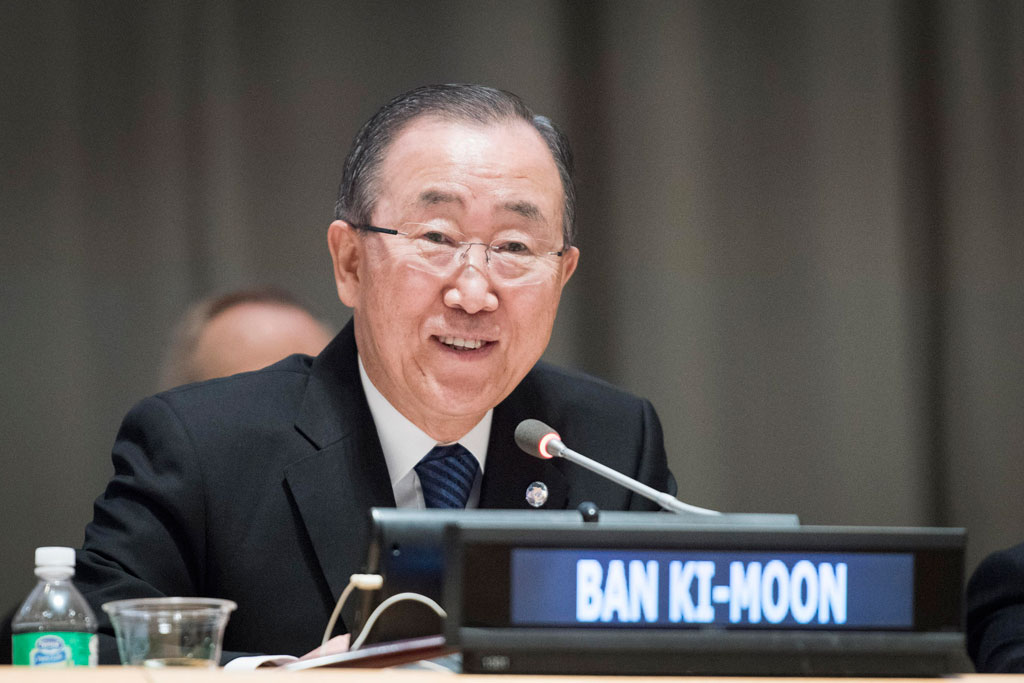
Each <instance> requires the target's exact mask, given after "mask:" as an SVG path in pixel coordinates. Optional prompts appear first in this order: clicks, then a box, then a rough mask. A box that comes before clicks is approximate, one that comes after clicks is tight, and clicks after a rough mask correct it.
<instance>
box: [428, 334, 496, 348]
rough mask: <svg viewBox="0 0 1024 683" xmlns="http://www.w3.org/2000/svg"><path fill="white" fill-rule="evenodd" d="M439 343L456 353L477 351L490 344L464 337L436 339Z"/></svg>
mask: <svg viewBox="0 0 1024 683" xmlns="http://www.w3.org/2000/svg"><path fill="white" fill-rule="evenodd" d="M435 339H437V340H438V341H439V342H441V343H442V344H444V345H445V346H447V347H448V348H450V349H455V350H456V351H475V350H477V349H479V348H482V347H484V346H486V345H487V344H490V343H491V342H487V341H484V340H482V339H464V338H462V337H440V336H439V337H435Z"/></svg>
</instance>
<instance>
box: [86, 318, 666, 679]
mask: <svg viewBox="0 0 1024 683" xmlns="http://www.w3.org/2000/svg"><path fill="white" fill-rule="evenodd" d="M530 417H535V418H537V419H540V420H543V421H545V422H547V423H548V424H551V425H552V426H554V427H555V428H556V429H558V430H559V431H560V433H561V435H562V438H563V439H564V440H565V442H566V443H569V444H572V445H573V447H574V448H575V449H577V450H578V451H580V452H582V453H586V454H588V455H590V456H591V457H595V458H597V459H599V460H601V461H603V462H604V463H605V464H606V465H608V466H610V467H612V468H614V469H616V470H619V471H621V472H625V473H626V474H629V475H631V476H633V477H636V478H637V479H640V480H641V481H643V482H645V483H647V484H649V485H651V486H654V487H655V488H658V489H660V490H667V491H669V492H671V493H673V494H674V493H675V482H674V480H673V479H672V475H671V474H670V473H669V471H668V467H667V465H666V461H665V451H664V446H663V443H662V434H661V426H660V424H659V422H658V418H657V415H656V414H655V412H654V409H653V408H652V407H651V405H650V403H648V402H647V401H645V400H641V399H638V398H636V397H633V396H631V395H629V394H627V393H625V392H623V391H621V390H618V389H616V388H614V387H612V386H611V385H608V384H606V383H604V382H601V381H599V380H596V379H593V378H590V377H587V376H584V375H581V374H578V373H571V372H567V371H564V370H560V369H557V368H554V367H552V366H549V365H546V364H543V363H541V364H538V365H537V367H535V368H534V369H533V370H532V371H531V372H530V373H529V374H528V375H527V377H526V378H525V379H524V380H523V381H522V383H521V384H520V385H519V386H518V387H517V388H516V390H515V391H514V392H513V393H512V394H511V395H510V396H509V397H508V398H507V399H506V400H505V401H503V402H502V403H501V404H500V405H499V406H497V407H496V408H495V411H494V419H493V422H492V427H491V438H490V443H489V446H488V454H487V465H486V472H485V474H484V477H483V481H482V487H481V495H480V507H488V508H527V507H528V506H527V503H526V501H525V492H526V489H527V487H528V486H529V484H530V483H531V482H534V481H543V482H544V483H546V484H547V486H548V489H549V498H548V502H547V504H546V505H545V507H547V508H556V509H560V508H569V507H575V506H576V505H578V504H579V503H581V502H582V501H585V500H590V501H593V502H594V503H596V504H597V505H598V507H599V508H602V509H609V510H650V509H653V507H654V506H653V505H652V504H651V503H649V502H648V501H646V500H645V499H643V498H640V497H638V496H634V495H633V494H632V493H630V492H629V491H627V490H625V489H622V488H620V487H618V486H615V485H613V484H610V483H608V482H606V481H605V480H603V479H601V478H599V477H597V476H596V475H593V474H591V473H590V472H588V471H585V470H582V469H580V468H578V467H575V466H573V465H572V464H571V463H566V462H563V461H559V462H550V461H544V460H541V459H539V458H534V457H531V456H529V455H526V454H524V453H523V452H521V451H520V450H519V449H518V448H517V447H516V446H515V444H514V442H513V432H514V430H515V427H516V425H517V424H518V423H519V422H520V421H521V420H524V419H526V418H530ZM113 464H114V476H113V478H112V479H111V480H110V483H109V484H108V486H107V489H106V492H105V493H104V494H103V496H101V497H100V498H99V499H98V500H97V501H96V504H95V510H94V518H93V521H92V523H90V524H89V525H88V527H87V528H86V536H85V544H84V547H83V550H82V551H81V552H80V554H79V558H78V563H79V566H78V572H77V578H76V583H77V584H78V586H79V587H80V588H81V589H82V591H83V593H85V595H86V597H87V598H88V600H89V601H90V603H91V604H92V605H93V607H94V608H95V609H96V611H97V614H98V615H99V616H101V617H102V618H103V619H102V621H103V624H102V627H101V633H107V634H108V637H106V638H102V639H101V640H102V641H103V642H102V643H101V660H102V661H110V662H116V658H117V656H116V649H114V648H115V646H114V645H113V640H112V639H111V638H109V634H110V633H112V631H110V627H109V624H107V623H106V618H105V617H106V615H105V614H103V613H102V612H101V611H100V605H101V604H102V603H104V602H106V601H108V600H114V599H121V598H128V597H142V596H159V595H167V596H170V595H180V596H194V595H202V596H212V597H222V598H229V599H231V600H234V601H236V602H237V603H238V610H237V611H236V612H235V613H234V614H233V615H232V616H231V619H230V622H229V625H228V629H227V633H226V634H225V651H226V653H227V654H226V655H225V659H229V658H231V657H232V656H234V655H237V654H240V653H258V652H269V653H287V654H295V655H300V654H303V653H305V652H308V651H309V650H311V649H313V648H314V647H316V646H317V645H319V642H320V637H321V634H322V631H323V628H324V627H325V625H326V623H327V620H328V617H329V616H330V613H331V611H332V609H333V607H334V603H335V601H336V600H337V598H338V596H339V594H340V593H341V591H342V589H343V588H344V587H345V585H346V583H347V582H348V576H349V575H350V574H352V573H354V572H358V571H360V569H361V566H362V564H363V562H364V561H365V559H366V558H365V550H366V545H367V542H368V536H369V517H368V510H369V508H370V507H371V506H384V507H388V506H394V504H395V501H394V495H393V492H392V489H391V483H390V478H389V476H388V472H387V466H386V464H385V461H384V456H383V453H382V451H381V446H380V442H379V440H378V438H377V432H376V429H375V427H374V424H373V420H372V418H371V416H370V411H369V408H368V406H367V404H366V398H365V396H364V394H363V390H362V386H361V384H360V380H359V372H358V366H357V362H356V346H355V339H354V336H353V332H352V326H351V324H349V325H348V326H347V327H346V328H345V329H344V330H342V332H341V333H340V334H339V335H338V337H337V338H335V340H334V341H333V342H331V344H330V345H328V347H327V348H326V349H325V350H324V351H323V352H322V353H321V354H320V355H319V356H318V357H316V358H309V357H307V356H291V357H290V358H287V359H285V360H283V361H281V362H280V363H277V364H275V365H273V366H271V367H269V368H266V369H264V370H260V371H258V372H251V373H245V374H241V375H236V376H233V377H228V378H224V379H218V380H212V381H209V382H204V383H200V384H193V385H188V386H185V387H179V388H177V389H173V390H171V391H168V392H165V393H162V394H158V395H156V396H154V397H151V398H147V399H145V400H143V401H142V402H140V403H139V404H138V405H136V406H135V407H134V408H133V409H132V410H131V411H130V412H129V413H128V415H127V416H126V417H125V420H124V422H123V424H122V426H121V429H120V432H119V433H118V436H117V440H116V442H115V444H114V449H113ZM339 632H341V633H344V632H345V631H344V628H342V629H339Z"/></svg>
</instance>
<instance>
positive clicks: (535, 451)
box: [516, 420, 561, 460]
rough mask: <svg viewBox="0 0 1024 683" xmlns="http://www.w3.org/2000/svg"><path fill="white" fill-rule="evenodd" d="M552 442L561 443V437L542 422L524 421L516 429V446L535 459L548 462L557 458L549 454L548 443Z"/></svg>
mask: <svg viewBox="0 0 1024 683" xmlns="http://www.w3.org/2000/svg"><path fill="white" fill-rule="evenodd" d="M552 440H558V441H561V437H560V436H558V432H556V431H555V430H554V429H552V428H551V427H548V426H547V425H546V424H544V423H543V422H541V421H540V420H523V421H522V422H520V423H519V426H518V427H516V445H517V446H519V447H520V448H521V449H523V450H524V451H525V452H527V453H529V454H530V455H532V456H534V457H535V458H544V459H545V460H546V459H548V458H553V457H554V456H555V454H554V453H550V452H548V443H549V442H550V441H552Z"/></svg>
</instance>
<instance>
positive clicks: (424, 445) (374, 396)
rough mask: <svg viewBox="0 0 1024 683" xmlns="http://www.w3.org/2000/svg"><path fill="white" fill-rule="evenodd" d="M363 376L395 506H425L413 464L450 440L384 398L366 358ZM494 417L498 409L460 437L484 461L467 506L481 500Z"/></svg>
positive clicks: (360, 364)
mask: <svg viewBox="0 0 1024 683" xmlns="http://www.w3.org/2000/svg"><path fill="white" fill-rule="evenodd" d="M359 378H360V379H361V380H362V382H363V393H365V394H366V402H367V403H368V404H369V405H370V414H371V415H373V423H374V425H375V426H376V427H377V436H378V437H379V438H380V446H381V449H382V450H383V451H384V461H385V462H386V463H387V465H388V474H389V475H390V476H391V488H392V490H393V491H394V492H395V506H396V507H400V508H419V509H423V508H424V507H425V505H424V503H423V490H422V489H421V488H420V478H419V477H418V476H416V471H415V470H414V469H413V468H414V467H415V466H416V463H418V462H419V461H420V460H422V459H423V456H425V455H426V454H427V453H429V452H430V449H431V448H433V447H434V446H438V445H441V446H445V445H447V444H442V443H439V442H437V441H435V440H434V439H433V438H431V437H430V436H428V435H427V434H426V433H425V432H424V431H423V430H421V429H420V428H419V427H417V426H416V425H414V424H413V423H412V422H410V421H409V419H408V418H407V417H406V416H405V415H402V414H401V413H400V412H398V410H396V409H395V407H394V406H393V405H391V403H390V402H389V401H388V400H387V399H386V398H384V395H383V394H382V393H380V391H378V390H377V387H375V386H374V385H373V382H371V381H370V378H369V376H368V375H367V374H366V370H365V369H364V368H363V360H362V358H360V359H359ZM493 417H494V410H493V409H492V410H488V411H487V414H486V415H484V417H483V419H482V420H480V422H478V423H477V424H476V426H475V427H473V428H472V429H471V430H469V433H467V434H466V435H465V436H463V437H462V438H461V439H458V440H457V441H458V443H460V444H462V446H463V447H464V448H465V449H466V450H468V451H469V452H470V453H472V454H473V457H475V458H476V459H477V462H479V463H480V473H479V474H478V475H477V478H476V482H474V484H473V490H472V491H470V494H469V501H468V502H467V503H466V507H467V508H475V507H476V506H477V504H478V503H479V502H480V480H481V478H482V477H483V472H484V466H485V463H486V462H487V442H488V440H489V439H490V438H491V419H492V418H493ZM450 443H455V442H450Z"/></svg>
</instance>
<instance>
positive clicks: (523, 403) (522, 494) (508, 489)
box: [480, 375, 569, 510]
mask: <svg viewBox="0 0 1024 683" xmlns="http://www.w3.org/2000/svg"><path fill="white" fill-rule="evenodd" d="M530 386H531V383H530V382H529V375H527V379H524V380H523V382H522V383H521V384H520V385H519V387H518V388H516V390H515V391H513V392H512V393H511V394H510V395H509V397H508V398H506V399H505V400H504V401H502V402H501V404H500V405H498V407H496V408H495V409H494V419H493V420H492V422H491V438H490V441H489V442H488V446H487V464H486V467H485V472H484V478H483V484H482V486H481V488H480V507H482V508H511V509H516V508H523V509H533V508H532V507H531V506H530V504H529V503H527V502H526V489H527V488H529V486H530V484H532V483H534V482H541V483H543V484H544V485H545V486H547V488H548V499H547V502H546V503H545V504H544V505H543V506H542V507H541V508H540V509H543V510H563V509H565V507H566V505H567V504H568V501H569V483H568V481H567V480H566V478H565V475H563V474H562V472H561V471H560V470H559V468H558V465H557V464H556V463H555V462H553V461H551V460H542V459H541V458H535V457H533V456H532V455H527V454H526V453H524V452H523V451H521V450H519V447H518V446H516V444H515V437H514V435H515V430H516V426H517V425H518V424H519V423H520V422H522V421H523V420H525V419H527V418H529V417H533V415H531V414H530V407H531V406H534V405H537V401H534V400H531V396H530Z"/></svg>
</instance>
